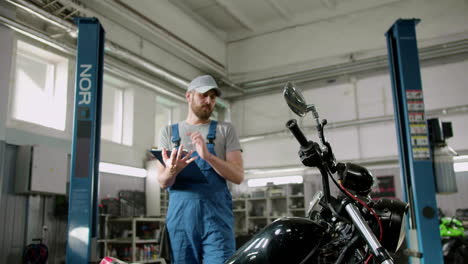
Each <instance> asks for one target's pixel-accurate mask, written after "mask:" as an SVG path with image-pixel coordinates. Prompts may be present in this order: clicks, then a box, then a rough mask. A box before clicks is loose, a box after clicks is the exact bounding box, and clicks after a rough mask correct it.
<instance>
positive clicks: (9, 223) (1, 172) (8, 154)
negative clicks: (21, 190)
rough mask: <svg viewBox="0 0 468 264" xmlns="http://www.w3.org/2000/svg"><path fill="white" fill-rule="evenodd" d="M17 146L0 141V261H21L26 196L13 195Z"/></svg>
mask: <svg viewBox="0 0 468 264" xmlns="http://www.w3.org/2000/svg"><path fill="white" fill-rule="evenodd" d="M16 151H17V147H15V146H13V145H9V144H6V143H5V142H4V141H0V165H1V166H0V187H1V189H0V212H1V214H0V263H21V257H22V254H23V249H24V246H25V243H26V241H25V234H26V233H25V232H26V219H27V215H26V211H27V196H20V195H15V189H14V188H15V187H14V185H15V183H14V180H15V175H16V168H15V167H16Z"/></svg>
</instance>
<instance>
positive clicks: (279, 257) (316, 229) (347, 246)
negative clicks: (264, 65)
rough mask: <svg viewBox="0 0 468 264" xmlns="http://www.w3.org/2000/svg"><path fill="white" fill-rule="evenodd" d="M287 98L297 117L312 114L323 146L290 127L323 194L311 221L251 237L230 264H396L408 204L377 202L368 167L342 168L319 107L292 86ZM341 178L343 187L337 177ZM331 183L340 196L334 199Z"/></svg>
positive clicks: (278, 225) (278, 224) (291, 221)
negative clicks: (319, 178)
mask: <svg viewBox="0 0 468 264" xmlns="http://www.w3.org/2000/svg"><path fill="white" fill-rule="evenodd" d="M283 95H284V98H285V100H286V102H287V104H288V105H289V107H290V108H291V110H292V111H293V112H294V113H296V114H297V115H299V116H301V117H303V116H305V114H306V113H307V112H312V114H313V116H314V119H315V123H316V127H317V131H318V135H319V138H320V141H321V145H319V144H318V143H316V142H313V141H311V140H307V138H306V137H305V136H304V134H303V133H302V131H301V130H300V128H299V127H298V125H297V121H296V120H295V119H291V120H289V121H288V122H287V123H286V127H287V128H288V129H289V130H291V132H292V134H293V135H294V137H295V138H296V139H297V141H298V142H299V144H300V150H299V157H300V159H301V161H302V163H303V164H304V165H305V166H307V167H316V168H318V169H319V171H320V173H321V175H322V187H323V191H320V192H317V193H316V194H315V195H314V197H313V198H312V200H311V202H310V205H309V209H308V211H307V216H306V217H304V218H299V217H285V218H279V219H277V220H275V221H274V222H273V223H271V224H270V225H268V226H266V227H265V228H264V229H263V230H262V231H260V232H259V233H258V234H256V235H255V236H254V237H252V239H251V240H249V241H248V242H247V243H245V244H244V245H243V246H242V247H241V248H239V250H238V251H237V252H236V253H235V254H234V255H233V256H232V257H231V258H230V259H229V260H228V261H227V262H226V263H227V264H244V263H250V264H254V263H265V264H275V263H282V264H285V263H287V264H294V263H301V264H303V263H320V264H323V263H336V264H338V263H347V264H351V263H366V264H367V263H385V264H390V263H393V259H392V257H391V254H392V253H395V252H396V251H397V250H398V249H399V248H400V246H401V244H402V242H403V240H404V237H405V231H406V227H405V222H406V221H405V219H406V216H405V214H406V212H407V210H408V204H406V203H404V202H402V201H399V200H392V199H385V198H383V199H377V200H372V199H371V198H370V196H369V194H370V192H371V188H372V185H373V182H374V179H373V177H372V175H371V173H370V172H369V171H368V170H367V169H366V168H364V167H362V166H359V165H357V164H353V163H337V162H336V160H335V157H334V154H333V151H332V148H331V145H330V143H329V142H328V141H327V140H326V139H325V136H324V127H325V125H326V124H327V121H326V120H325V119H324V120H322V121H321V122H320V120H319V115H318V113H317V111H316V108H315V106H314V105H307V104H306V102H305V99H304V97H303V96H302V94H301V92H300V91H299V90H297V89H296V88H295V87H294V85H293V84H292V83H287V84H286V86H285V88H284V92H283ZM333 174H336V175H337V177H338V181H337V180H336V179H335V178H334V177H333ZM329 178H330V179H331V180H332V181H333V183H334V184H335V185H336V186H337V187H338V189H339V190H340V191H341V192H340V194H339V195H337V197H333V196H332V195H331V193H330V186H329Z"/></svg>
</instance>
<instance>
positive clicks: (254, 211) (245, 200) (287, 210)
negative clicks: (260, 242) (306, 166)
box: [233, 184, 305, 235]
mask: <svg viewBox="0 0 468 264" xmlns="http://www.w3.org/2000/svg"><path fill="white" fill-rule="evenodd" d="M304 204H305V201H304V186H303V184H288V185H280V186H273V187H257V188H251V190H250V194H249V197H239V198H235V199H233V212H234V223H235V224H234V230H235V233H236V234H238V235H241V234H247V233H255V232H256V231H258V230H259V229H261V228H263V227H265V226H266V225H268V224H269V223H271V222H273V221H274V220H276V219H278V218H280V217H286V216H298V217H303V216H305V208H304Z"/></svg>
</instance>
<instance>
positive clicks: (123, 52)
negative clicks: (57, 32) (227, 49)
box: [0, 0, 232, 108]
mask: <svg viewBox="0 0 468 264" xmlns="http://www.w3.org/2000/svg"><path fill="white" fill-rule="evenodd" d="M9 2H15V5H17V6H18V5H24V7H25V8H23V9H24V10H26V11H28V12H30V13H32V14H34V15H36V16H38V17H39V18H41V19H43V20H45V21H47V22H51V21H53V24H54V25H55V24H56V23H59V24H62V25H63V26H64V27H65V28H66V30H67V32H70V33H76V30H77V28H76V26H75V25H74V24H72V23H70V22H68V21H67V20H64V19H61V18H58V17H56V16H53V15H52V14H50V13H48V12H47V11H45V10H43V9H40V8H37V9H35V8H34V7H35V5H33V4H32V3H29V2H27V1H24V0H14V1H13V0H9ZM0 22H1V23H3V24H5V25H7V26H8V27H10V28H12V29H13V30H15V31H17V32H19V33H21V34H24V35H26V36H28V37H31V38H33V39H36V40H38V41H40V42H42V43H44V44H47V45H50V46H52V47H54V48H56V49H58V50H61V51H63V52H65V53H67V54H70V55H73V56H75V49H76V47H75V46H72V45H70V44H64V43H61V42H58V41H57V40H55V39H53V38H52V37H50V36H48V35H47V34H46V33H44V32H40V31H39V30H37V29H32V28H31V27H29V26H27V25H24V24H21V23H19V22H17V21H14V20H12V19H10V18H7V17H4V16H0ZM51 23H52V22H51ZM105 51H106V52H108V53H109V55H112V56H115V57H117V58H121V59H123V60H125V61H130V62H133V63H134V64H136V65H138V66H139V67H141V68H143V69H146V70H148V71H149V72H151V73H154V74H155V75H156V76H158V77H159V78H160V79H162V80H164V81H167V82H168V83H171V84H173V85H175V86H177V87H179V88H182V89H181V90H182V91H184V92H185V89H186V88H187V85H188V83H189V82H188V80H186V79H184V78H182V77H180V76H177V75H176V74H174V73H172V72H169V71H168V70H166V69H163V68H161V67H159V66H157V65H155V64H153V63H152V62H150V61H148V60H146V59H144V58H142V57H140V56H139V55H137V54H135V53H133V52H131V51H129V50H127V49H124V48H122V47H120V46H119V45H118V44H116V43H113V42H111V41H109V40H107V41H106V43H105ZM105 67H106V66H105ZM125 67H126V68H128V67H129V66H128V65H125V66H122V65H120V66H117V67H115V66H114V69H115V68H120V69H121V70H124V71H125V70H126V69H123V68H125ZM106 69H107V68H106ZM127 72H128V70H127ZM130 72H131V71H130ZM134 72H135V76H138V74H137V73H136V72H137V71H134ZM119 76H122V75H119ZM123 76H125V75H123ZM130 80H133V81H135V80H136V78H130ZM222 80H223V81H224V79H222ZM137 82H138V81H137ZM138 83H140V84H142V85H144V86H145V87H148V88H150V89H153V90H155V91H157V92H159V93H161V94H164V95H166V96H169V97H171V98H174V99H177V100H179V101H180V100H182V101H185V96H184V95H183V94H182V95H180V94H177V93H174V92H173V91H172V90H169V89H168V88H163V87H160V86H159V85H160V84H161V83H160V82H154V81H153V82H151V81H140V82H138ZM151 83H157V84H155V85H150V84H151ZM226 83H227V84H229V83H230V82H229V81H228V80H226ZM231 83H232V82H231ZM184 92H183V93H184ZM217 104H218V105H219V106H221V107H223V108H229V107H230V104H229V102H228V101H226V100H224V99H221V98H218V99H217Z"/></svg>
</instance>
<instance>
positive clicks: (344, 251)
mask: <svg viewBox="0 0 468 264" xmlns="http://www.w3.org/2000/svg"><path fill="white" fill-rule="evenodd" d="M359 238H360V236H359V234H357V235H355V236H353V238H352V239H351V241H350V242H349V243H348V244H347V245H346V246H345V247H344V248H343V250H342V251H341V253H340V255H339V256H338V259H337V260H336V261H335V264H340V263H341V261H343V258H344V257H345V255H346V252H347V251H348V249H349V248H351V247H352V246H353V245H354V243H356V241H358V239H359Z"/></svg>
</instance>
